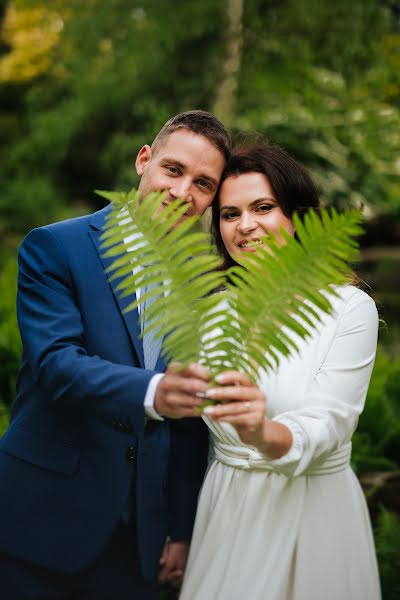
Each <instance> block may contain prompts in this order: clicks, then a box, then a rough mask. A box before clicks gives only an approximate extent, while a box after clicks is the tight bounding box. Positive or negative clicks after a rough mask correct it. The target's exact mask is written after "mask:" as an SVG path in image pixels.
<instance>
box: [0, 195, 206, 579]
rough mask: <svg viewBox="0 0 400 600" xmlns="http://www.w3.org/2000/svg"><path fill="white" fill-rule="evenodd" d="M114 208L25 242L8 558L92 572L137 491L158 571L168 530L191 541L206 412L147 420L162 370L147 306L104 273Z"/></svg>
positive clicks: (7, 463) (5, 532)
mask: <svg viewBox="0 0 400 600" xmlns="http://www.w3.org/2000/svg"><path fill="white" fill-rule="evenodd" d="M108 211H109V208H108V207H107V208H105V209H103V210H101V211H99V212H97V213H95V214H94V215H90V216H86V217H81V218H78V219H72V220H69V221H64V222H61V223H55V224H53V225H49V226H47V227H41V228H39V229H35V230H33V231H31V232H30V234H29V235H28V236H27V237H26V239H25V240H24V242H23V244H22V246H21V249H20V253H19V280H18V283H19V290H18V299H17V312H18V320H19V326H20V331H21V337H22V342H23V357H22V365H21V369H20V373H19V375H18V381H17V398H16V401H15V404H14V407H13V411H12V417H11V423H10V426H9V428H8V430H7V431H6V433H5V434H4V436H3V437H2V438H1V439H0V487H1V493H0V552H6V553H8V554H11V555H13V556H17V557H19V558H22V559H26V560H29V561H32V562H35V563H38V564H41V565H44V566H47V567H50V568H56V569H62V570H65V571H77V570H79V569H81V568H83V567H85V566H86V565H88V564H89V563H90V562H91V561H92V560H93V559H94V558H95V557H96V555H97V554H98V553H99V552H100V551H101V549H102V547H103V546H104V544H105V543H106V541H107V539H108V537H109V536H110V535H111V533H112V531H113V529H114V528H115V526H116V523H117V522H118V520H119V519H120V517H121V515H122V513H123V511H124V509H125V507H126V503H127V500H128V498H129V494H130V489H131V486H132V485H134V486H135V487H134V490H135V498H136V513H137V527H138V547H139V556H140V561H141V565H142V570H143V574H144V576H145V577H148V578H150V577H153V576H154V574H155V572H156V569H157V564H158V560H159V557H160V553H161V549H162V546H163V543H164V541H165V537H166V535H167V534H169V535H170V536H171V537H172V538H173V539H177V540H178V539H189V538H190V535H191V530H192V526H193V520H194V513H195V507H196V500H197V494H198V491H199V488H200V485H201V481H202V477H203V475H204V470H205V464H206V452H207V433H206V429H205V427H204V426H203V424H202V422H201V420H200V419H183V420H177V421H172V420H170V421H168V420H165V421H164V422H159V421H148V422H147V424H145V415H144V408H143V401H144V396H145V392H146V389H147V385H148V383H149V381H150V379H151V377H152V376H153V375H154V372H153V371H148V370H145V369H144V368H143V351H142V345H141V341H140V339H139V329H138V322H137V319H138V315H137V313H135V312H129V313H126V314H123V313H122V310H123V308H124V306H126V305H127V303H128V302H129V301H130V300H129V299H125V300H121V299H120V298H119V297H118V295H117V294H116V293H114V290H113V288H112V286H111V285H110V283H109V281H108V280H107V277H106V275H105V273H104V269H105V267H107V266H108V263H107V260H106V259H104V257H103V256H102V250H101V249H100V235H101V229H102V226H103V224H104V218H105V216H106V214H107V212H108ZM117 283H118V282H117V281H116V282H115V284H113V285H114V287H115V286H116V285H117ZM163 368H164V367H163V365H162V363H161V361H159V364H158V365H157V370H158V371H162V370H163ZM134 457H136V460H132V459H133V458H134Z"/></svg>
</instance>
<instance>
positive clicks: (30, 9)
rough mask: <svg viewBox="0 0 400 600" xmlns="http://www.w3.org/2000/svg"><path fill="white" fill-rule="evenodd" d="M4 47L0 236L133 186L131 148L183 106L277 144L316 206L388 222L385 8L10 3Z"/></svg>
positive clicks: (398, 135) (392, 154) (399, 191)
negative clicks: (97, 192)
mask: <svg viewBox="0 0 400 600" xmlns="http://www.w3.org/2000/svg"><path fill="white" fill-rule="evenodd" d="M2 44H3V46H2V47H3V49H4V52H3V55H2V56H1V55H0V84H1V85H0V102H1V106H2V110H1V113H0V127H1V129H2V132H3V134H4V135H2V142H1V143H0V161H1V164H2V174H1V176H0V184H1V186H2V194H1V196H0V231H2V232H3V233H4V234H5V235H9V233H10V232H14V233H18V232H24V231H26V230H27V229H29V228H31V227H33V226H35V225H38V224H40V223H43V222H46V221H50V220H53V219H55V218H59V216H60V214H61V215H64V214H65V207H70V210H71V212H72V211H73V212H74V213H77V212H80V211H82V210H87V209H89V206H91V207H93V208H96V207H98V206H100V204H98V203H99V200H98V199H96V198H95V197H94V196H93V194H92V190H93V188H95V187H108V188H112V187H129V186H131V185H134V184H135V183H136V179H135V173H134V169H133V160H134V156H135V152H136V151H137V149H138V148H139V147H140V146H141V145H142V144H143V143H145V142H149V141H151V139H152V137H153V136H154V134H155V133H156V131H157V130H158V128H159V127H160V125H161V124H162V123H163V122H164V121H165V120H166V119H167V118H168V117H169V116H170V115H172V114H174V113H177V112H179V111H182V110H186V109H189V108H196V107H197V108H205V109H214V110H216V111H217V112H218V114H219V115H220V116H221V118H222V119H223V120H226V122H227V123H229V124H232V125H233V126H234V127H233V129H234V130H235V131H244V132H246V133H251V132H254V131H257V132H260V133H262V134H264V135H267V136H268V137H270V138H271V139H273V140H274V141H276V142H279V143H280V144H282V145H283V146H285V147H286V148H287V149H288V150H290V151H291V152H292V153H293V154H294V155H295V156H297V157H299V158H300V159H302V160H303V161H304V162H305V163H306V164H307V165H308V166H310V167H311V168H312V170H313V171H314V174H315V176H316V178H317V180H318V182H319V183H320V186H321V188H322V191H323V194H324V198H325V200H326V202H327V203H334V204H336V205H338V206H341V205H344V204H346V205H347V204H348V203H349V201H350V202H352V203H354V204H360V203H364V205H365V206H366V209H367V213H368V214H369V215H374V214H376V213H382V212H389V213H398V212H400V200H399V198H400V184H399V180H400V162H399V159H398V156H399V155H400V127H399V125H400V116H399V115H400V106H399V99H400V75H399V73H400V68H399V67H400V32H399V17H398V14H397V12H396V10H394V3H393V2H390V1H389V0H387V1H380V2H378V1H377V0H354V2H352V4H351V7H349V4H348V2H347V0H337V1H336V2H335V3H333V4H332V3H330V2H327V0H324V1H323V2H321V1H320V0H319V1H317V0H302V1H301V2H298V0H296V1H295V0H282V1H279V2H277V1H276V0H221V1H220V2H213V1H212V0H204V1H203V2H201V3H200V2H198V1H197V0H187V1H185V2H184V1H183V0H174V2H172V0H166V1H165V2H163V3H160V2H158V1H156V0H147V1H146V3H144V2H143V3H142V2H136V3H134V4H132V2H130V1H129V0H109V1H108V2H102V1H101V0H87V1H86V2H84V3H82V2H80V1H78V0H69V1H68V2H67V1H66V0H52V1H51V2H50V0H47V1H46V0H14V1H13V2H9V4H8V9H7V11H6V12H5V18H4V20H3V27H2ZM60 211H64V212H60Z"/></svg>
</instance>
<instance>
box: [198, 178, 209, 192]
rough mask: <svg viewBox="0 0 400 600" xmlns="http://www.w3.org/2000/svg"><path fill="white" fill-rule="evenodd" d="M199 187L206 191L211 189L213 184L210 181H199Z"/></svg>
mask: <svg viewBox="0 0 400 600" xmlns="http://www.w3.org/2000/svg"><path fill="white" fill-rule="evenodd" d="M197 185H198V186H199V187H201V188H203V189H206V190H210V189H211V183H210V182H209V181H208V179H198V180H197Z"/></svg>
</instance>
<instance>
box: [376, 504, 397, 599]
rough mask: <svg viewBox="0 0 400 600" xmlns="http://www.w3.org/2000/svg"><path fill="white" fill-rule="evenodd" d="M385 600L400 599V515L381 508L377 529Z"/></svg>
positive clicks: (377, 543)
mask: <svg viewBox="0 0 400 600" xmlns="http://www.w3.org/2000/svg"><path fill="white" fill-rule="evenodd" d="M375 544H376V551H377V556H378V563H379V572H380V577H381V585H382V598H383V600H399V599H400V580H399V573H400V517H399V515H396V514H395V513H392V512H389V511H386V510H381V513H380V515H379V519H378V524H377V527H376V529H375Z"/></svg>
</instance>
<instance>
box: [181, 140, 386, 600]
mask: <svg viewBox="0 0 400 600" xmlns="http://www.w3.org/2000/svg"><path fill="white" fill-rule="evenodd" d="M318 205H319V201H318V193H317V190H316V187H315V185H314V184H313V182H312V180H311V178H310V176H309V175H308V173H307V172H306V170H305V169H304V167H302V166H301V165H300V164H298V163H297V162H296V161H294V160H293V159H292V158H291V157H290V156H288V155H287V154H286V153H285V152H284V151H283V150H281V149H279V148H278V147H276V146H273V145H270V144H258V145H255V146H252V147H248V148H241V149H237V150H235V151H234V153H233V157H232V159H231V161H230V163H229V164H228V166H227V169H226V171H225V175H224V181H223V183H222V185H221V188H220V193H219V197H218V199H217V200H216V202H215V205H214V207H213V225H214V234H215V237H216V242H217V245H218V247H219V248H220V250H221V252H222V254H223V256H224V258H225V264H226V265H227V266H228V265H229V264H232V263H234V262H236V261H237V262H240V260H241V256H243V254H245V253H247V252H256V251H257V248H256V246H257V243H260V238H261V237H263V236H267V235H268V234H270V233H273V234H275V235H278V236H279V231H280V228H284V229H285V230H286V231H287V232H288V233H290V234H291V235H295V230H294V226H293V222H292V215H293V213H294V212H297V213H299V214H300V216H301V215H304V214H305V212H306V211H307V210H308V209H309V208H310V207H312V208H314V209H318ZM304 268H305V269H306V268H307V265H304ZM338 292H339V297H338V298H337V299H334V300H333V305H334V313H333V315H331V316H324V317H323V319H322V323H321V324H319V325H318V327H317V328H316V330H315V331H314V332H313V334H312V336H311V338H309V339H308V340H307V341H304V340H299V341H298V345H299V347H300V353H299V355H297V356H292V357H290V358H288V359H286V358H282V359H281V363H280V365H279V367H278V368H277V369H276V371H275V372H273V373H268V374H263V373H260V378H259V382H260V384H259V387H256V386H254V385H252V384H251V383H250V382H249V381H248V380H247V379H246V377H245V376H244V375H243V374H240V373H237V372H227V373H225V374H223V375H221V376H220V377H219V380H218V383H220V384H221V386H220V387H218V388H213V389H210V390H209V392H208V395H209V397H210V398H213V399H214V400H221V401H222V403H221V404H218V405H214V406H213V407H210V408H208V409H206V410H205V412H206V413H207V416H206V417H204V418H205V421H206V423H207V425H208V427H209V428H210V430H211V433H212V439H213V444H214V451H215V460H214V462H213V463H212V465H211V467H210V469H209V471H208V475H207V477H206V480H205V482H204V485H203V489H202V492H201V496H200V500H199V507H198V513H197V517H196V525H195V530H194V534H193V539H192V546H191V550H190V556H189V561H188V568H187V571H186V575H185V579H184V583H183V588H182V593H181V596H180V598H181V600H214V599H215V600H243V599H244V598H248V599H249V600H266V599H268V600H313V599H315V600H322V599H323V600H337V599H340V600H377V599H379V598H380V591H379V578H378V570H377V564H376V558H375V551H374V543H373V536H372V531H371V525H370V521H369V515H368V511H367V507H366V503H365V500H364V496H363V493H362V490H361V488H360V485H359V483H358V480H357V478H356V476H355V475H354V473H353V471H352V469H351V467H350V458H351V436H352V434H353V432H354V430H355V428H356V426H357V420H358V417H359V415H360V413H361V411H362V410H363V406H364V402H365V397H366V393H367V389H368V383H369V379H370V376H371V372H372V367H373V363H374V358H375V351H376V341H377V329H378V317H377V311H376V308H375V304H374V302H373V301H372V299H371V298H370V297H369V296H367V295H366V294H365V293H364V292H362V291H361V290H359V289H357V288H356V287H353V286H351V285H347V286H343V287H341V288H338ZM266 318H268V316H267V315H266Z"/></svg>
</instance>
